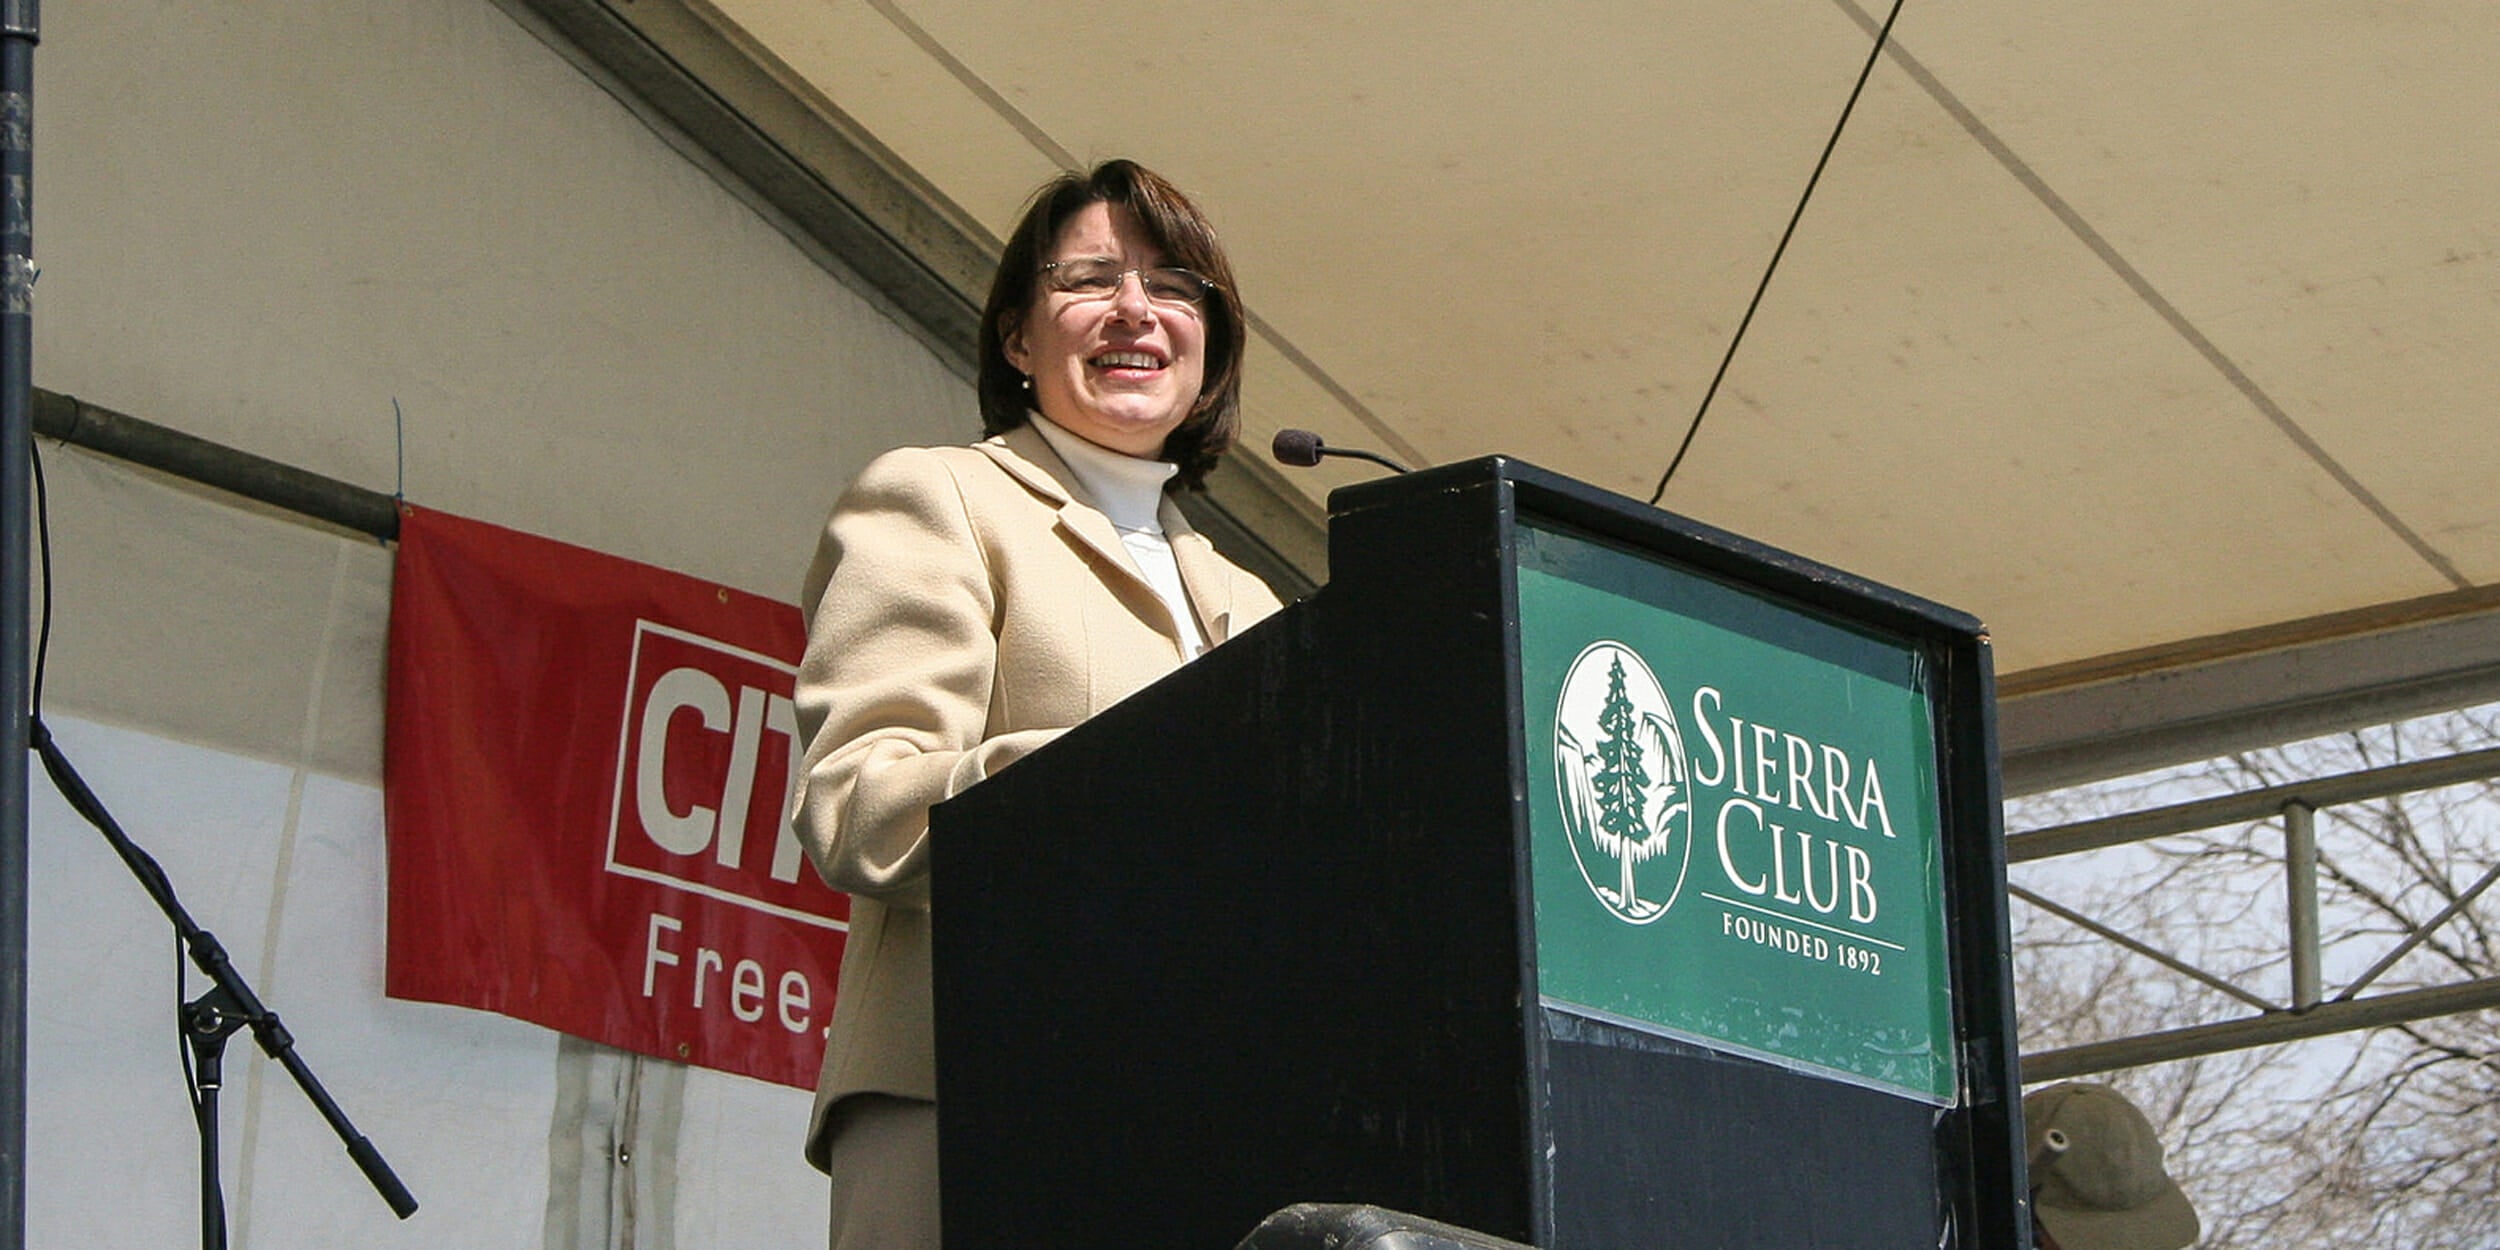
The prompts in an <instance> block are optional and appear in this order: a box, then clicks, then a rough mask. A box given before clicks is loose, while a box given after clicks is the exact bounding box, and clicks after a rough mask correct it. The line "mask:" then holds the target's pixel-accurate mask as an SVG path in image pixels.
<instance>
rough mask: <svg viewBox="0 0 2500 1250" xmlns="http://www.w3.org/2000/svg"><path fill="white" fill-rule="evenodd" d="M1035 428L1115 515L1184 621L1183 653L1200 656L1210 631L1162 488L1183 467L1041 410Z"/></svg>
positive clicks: (1133, 554) (1139, 562) (1127, 543)
mask: <svg viewBox="0 0 2500 1250" xmlns="http://www.w3.org/2000/svg"><path fill="white" fill-rule="evenodd" d="M1033 428H1034V429H1035V430H1037V431H1039V432H1040V433H1041V436H1042V441H1044V442H1046V443H1049V444H1050V449H1051V450H1052V451H1055V452H1058V453H1059V458H1060V459H1061V460H1064V461H1066V462H1067V465H1068V470H1069V471H1070V472H1072V473H1074V474H1076V480H1077V484H1078V485H1081V486H1083V487H1084V488H1085V493H1086V494H1089V495H1092V496H1093V497H1094V502H1095V503H1096V504H1098V505H1100V506H1101V508H1102V511H1103V515H1104V516H1107V517H1109V518H1111V528H1113V529H1115V530H1117V531H1119V534H1120V545H1121V546H1122V547H1125V548H1127V549H1128V556H1129V562H1130V563H1131V564H1133V565H1135V566H1136V567H1137V572H1138V573H1139V574H1141V575H1143V576H1144V577H1145V579H1146V584H1147V585H1148V586H1151V587H1153V588H1154V592H1155V597H1156V598H1159V599H1161V600H1163V606H1164V607H1166V608H1168V609H1170V610H1171V613H1172V619H1173V620H1175V621H1178V622H1180V627H1181V658H1182V659H1185V660H1191V659H1196V658H1197V657H1198V654H1199V653H1200V652H1202V651H1205V650H1206V649H1207V638H1206V634H1205V633H1204V632H1202V631H1201V630H1200V629H1199V628H1198V614H1197V612H1195V611H1194V610H1192V609H1191V608H1190V606H1189V594H1188V592H1187V591H1185V590H1184V589H1182V587H1181V566H1180V561H1178V560H1176V559H1174V558H1173V557H1172V540H1171V539H1170V538H1169V537H1167V536H1166V535H1165V534H1164V532H1163V516H1162V507H1163V488H1164V486H1165V485H1166V484H1167V483H1169V482H1170V481H1171V480H1172V475H1173V474H1175V473H1178V472H1180V466H1179V465H1176V464H1172V463H1170V462H1168V461H1163V460H1143V459H1140V458H1138V457H1136V456H1128V455H1122V454H1121V453H1119V452H1116V451H1113V450H1111V449H1110V448H1108V447H1103V446H1100V445H1098V444H1095V443H1090V442H1087V441H1086V440H1085V439H1083V438H1081V437H1079V436H1077V435H1075V434H1072V433H1070V432H1068V431H1067V430H1064V429H1061V428H1060V427H1059V426H1057V425H1055V424H1053V423H1052V422H1051V421H1050V419H1049V418H1047V417H1044V416H1042V415H1041V414H1040V413H1038V412H1037V413H1034V414H1033Z"/></svg>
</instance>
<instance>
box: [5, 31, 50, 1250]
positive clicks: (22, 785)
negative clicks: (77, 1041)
mask: <svg viewBox="0 0 2500 1250" xmlns="http://www.w3.org/2000/svg"><path fill="white" fill-rule="evenodd" d="M39 12H40V9H39V0H0V708H6V709H7V711H6V714H5V715H0V761H5V766H0V1250H20V1248H21V1247H23V1246H24V1245H25V1244H26V951H27V918H26V910H27V908H26V900H27V844H26V800H27V768H26V765H27V754H26V748H27V713H28V697H29V694H30V686H31V680H30V674H29V673H28V671H27V635H28V622H29V617H30V611H29V607H30V605H29V598H30V596H29V582H30V580H31V576H30V575H31V572H32V567H33V564H32V553H31V548H32V547H33V543H32V541H31V540H32V538H33V509H32V507H31V505H32V503H33V493H34V492H33V474H32V469H31V466H32V463H33V460H32V458H33V455H34V415H33V407H34V402H33V397H34V349H35V331H34V325H35V317H34V289H35V263H34V253H35V227H34V167H35V152H34V130H35V126H34V116H35V113H34V98H35V97H34V91H35V43H36V41H37V39H38V38H39V37H40V35H39V31H38V27H39V26H40V24H41V23H40V20H39Z"/></svg>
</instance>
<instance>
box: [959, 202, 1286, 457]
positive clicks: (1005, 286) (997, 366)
mask: <svg viewBox="0 0 2500 1250" xmlns="http://www.w3.org/2000/svg"><path fill="white" fill-rule="evenodd" d="M1089 204H1109V205H1111V206H1113V207H1114V208H1123V209H1126V210H1128V213H1129V216H1130V217H1132V218H1134V219H1135V220H1136V222H1137V226H1138V228H1139V229H1141V230H1143V231H1145V232H1146V238H1147V239H1148V240H1149V241H1151V242H1152V243H1153V244H1154V245H1155V246H1156V247H1157V248H1160V249H1162V251H1163V255H1164V258H1165V262H1166V263H1167V264H1173V265H1178V266H1181V267H1182V268H1184V269H1188V270H1191V271H1193V272H1195V273H1196V274H1197V275H1198V276H1199V277H1202V278H1205V279H1207V280H1208V281H1209V282H1212V283H1214V284H1215V289H1213V290H1212V291H1209V292H1208V293H1207V301H1206V306H1205V309H1206V319H1207V361H1206V374H1205V380H1204V382H1203V383H1202V384H1201V385H1200V387H1199V390H1198V402H1197V404H1196V405H1195V406H1193V407H1191V409H1190V410H1189V415H1188V416H1186V417H1184V418H1182V419H1181V423H1180V425H1178V426H1177V427H1175V428H1174V429H1173V430H1172V433H1171V434H1170V435H1169V436H1168V437H1166V438H1165V439H1164V440H1163V458H1164V459H1165V460H1168V461H1171V462H1172V463H1173V464H1176V465H1179V466H1180V472H1179V473H1178V474H1175V475H1174V477H1173V483H1174V485H1175V486H1177V487H1179V488H1182V489H1189V490H1195V489H1199V488H1201V487H1203V486H1205V485H1206V477H1207V473H1208V471H1209V470H1211V469H1213V468H1214V467H1215V462H1216V461H1217V460H1219V459H1221V458H1223V455H1224V453H1225V452H1226V451H1227V450H1229V449H1230V448H1231V447H1232V445H1233V440H1235V439H1236V438H1239V437H1240V436H1241V352H1242V347H1243V346H1244V345H1245V344H1246V343H1247V342H1248V339H1249V335H1248V332H1247V330H1246V327H1245V326H1244V324H1243V318H1242V314H1241V297H1240V296H1239V295H1238V294H1236V293H1235V291H1234V288H1233V267H1232V264H1231V262H1229V261H1227V260H1225V259H1224V247H1223V245H1222V244H1221V243H1218V242H1216V239H1215V227H1214V226H1212V225H1209V224H1208V223H1207V219H1206V217H1205V216H1204V215H1203V214H1201V213H1200V212H1199V211H1198V206H1197V205H1195V204H1192V203H1190V202H1189V197H1188V196H1185V195H1182V194H1181V192H1180V188H1178V187H1175V186H1173V185H1172V184H1171V183H1169V182H1166V181H1164V180H1163V178H1162V177H1161V176H1160V175H1157V174H1156V173H1155V172H1154V171H1153V170H1150V169H1147V168H1146V167H1144V166H1142V165H1139V164H1138V163H1136V162H1135V161H1125V160H1115V161H1104V162H1103V163H1102V164H1100V165H1096V166H1094V168H1093V169H1092V170H1090V171H1088V172H1085V173H1077V172H1075V171H1073V170H1071V171H1069V172H1067V173H1064V174H1061V175H1059V176H1058V177H1056V178H1053V179H1051V180H1050V181H1049V182H1047V183H1045V184H1043V186H1042V188H1041V189H1040V190H1038V191H1036V192H1034V193H1033V199H1032V201H1031V203H1030V204H1028V205H1027V206H1026V208H1025V210H1024V219H1023V220H1022V221H1019V222H1017V223H1016V231H1015V233H1014V234H1012V235H1009V236H1008V237H1007V250H1006V253H1005V254H1004V255H1002V256H1000V257H999V258H998V276H997V278H996V279H994V280H993V281H992V282H991V283H990V299H989V303H988V304H987V305H985V306H984V307H983V308H982V309H981V378H980V393H981V431H982V433H984V434H1004V433H1006V432H1007V431H1009V430H1012V429H1014V428H1016V427H1017V426H1019V425H1022V424H1024V423H1025V421H1026V419H1027V417H1028V415H1029V414H1028V411H1027V408H1028V405H1029V404H1030V403H1031V402H1032V392H1030V391H1028V390H1026V389H1025V386H1024V383H1025V376H1024V374H1023V372H1022V371H1020V370H1018V369H1017V368H1016V367H1015V366H1014V365H1013V364H1010V363H1009V362H1008V360H1007V347H1006V343H1007V340H1008V339H1009V338H1010V337H1012V336H1013V335H1014V334H1015V332H1016V330H1017V328H1018V327H1020V326H1021V325H1022V324H1023V322H1024V318H1025V317H1027V316H1029V315H1031V313H1032V311H1033V300H1034V293H1035V291H1036V290H1037V288H1038V287H1039V286H1040V284H1041V273H1042V257H1043V254H1044V253H1045V252H1046V251H1047V250H1048V249H1049V247H1050V245H1051V244H1052V243H1054V242H1056V241H1057V240H1058V238H1059V231H1060V230H1061V229H1062V228H1064V227H1065V226H1066V225H1067V224H1068V219H1069V218H1071V217H1074V216H1076V215H1077V214H1078V213H1079V212H1081V211H1083V210H1084V209H1085V207H1086V206H1087V205H1089Z"/></svg>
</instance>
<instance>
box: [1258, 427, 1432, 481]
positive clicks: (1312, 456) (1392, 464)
mask: <svg viewBox="0 0 2500 1250" xmlns="http://www.w3.org/2000/svg"><path fill="white" fill-rule="evenodd" d="M1269 450H1270V451H1272V452H1274V453H1275V456H1276V460H1277V462H1278V463H1280V464H1289V465H1292V466H1293V467H1295V468H1297V469H1307V468H1310V467H1311V466H1312V465H1315V464H1318V463H1319V459H1320V457H1322V456H1345V457H1348V458H1350V459H1354V460H1368V461H1371V462H1372V463H1373V464H1376V465H1380V466H1381V467H1383V468H1386V469H1389V470H1392V471H1394V472H1398V473H1405V472H1409V471H1410V470H1408V469H1407V467H1406V466H1405V465H1402V464H1399V463H1398V462H1397V461H1395V460H1391V459H1390V458H1388V457H1387V456H1384V455H1381V454H1380V453H1379V452H1376V451H1363V450H1361V449H1359V448H1354V447H1331V446H1329V445H1328V444H1327V443H1325V442H1323V441H1321V440H1320V436H1319V435H1317V434H1314V433H1312V432H1311V431H1309V430H1278V431H1276V442H1275V443H1274V444H1273V445H1272V446H1271V447H1270V448H1269Z"/></svg>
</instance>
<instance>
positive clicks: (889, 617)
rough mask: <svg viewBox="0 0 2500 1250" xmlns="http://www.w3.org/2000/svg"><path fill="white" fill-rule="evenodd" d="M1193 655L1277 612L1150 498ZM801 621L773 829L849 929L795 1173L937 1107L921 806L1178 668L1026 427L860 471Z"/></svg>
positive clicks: (886, 458) (1177, 650) (1106, 535)
mask: <svg viewBox="0 0 2500 1250" xmlns="http://www.w3.org/2000/svg"><path fill="white" fill-rule="evenodd" d="M1162 520H1163V525H1164V528H1165V530H1166V531H1167V532H1168V534H1169V537H1170V539H1171V544H1172V554H1173V556H1174V558H1175V560H1176V561H1177V562H1178V563H1179V565H1180V573H1181V582H1182V585H1183V587H1184V588H1185V589H1186V590H1187V592H1188V596H1189V601H1190V603H1191V605H1192V606H1193V607H1194V608H1195V609H1196V612H1197V616H1198V624H1199V627H1200V628H1201V629H1203V630H1204V631H1205V633H1206V637H1207V640H1208V642H1209V643H1210V645H1212V644H1214V643H1220V642H1222V641H1224V640H1225V639H1227V638H1229V637H1231V636H1233V635H1234V634H1236V633H1239V632H1240V631H1241V630H1243V629H1245V628H1247V627H1248V626H1249V625H1251V624H1252V623H1253V622H1256V621H1258V620H1260V619H1261V618H1263V617H1265V616H1267V615H1268V614H1269V613H1271V612H1274V611H1275V610H1276V609H1277V606H1278V604H1277V601H1276V597H1275V595H1274V594H1273V593H1271V592H1270V591H1269V590H1268V588H1267V586H1266V585H1265V584H1263V583H1261V582H1260V581H1259V579H1257V578H1255V577H1253V576H1251V575H1250V574H1248V573H1245V572H1243V571H1242V570H1241V569H1240V568H1238V567H1236V566H1235V565H1233V564H1232V563H1231V562H1230V561H1228V560H1226V559H1224V558H1223V557H1222V556H1220V555H1217V554H1216V552H1215V548H1214V547H1213V546H1211V545H1210V544H1209V543H1208V542H1207V540H1206V539H1205V538H1204V537H1203V536H1201V535H1200V534H1199V533H1198V532H1197V531H1195V530H1193V529H1191V528H1190V527H1189V523H1188V522H1187V521H1185V520H1183V519H1182V517H1181V513H1180V509H1178V508H1177V507H1175V506H1173V503H1172V501H1171V499H1170V498H1169V497H1166V498H1165V499H1164V501H1163V506H1162ZM800 607H801V608H802V610H804V611H805V612H806V613H807V614H808V619H809V625H808V640H807V654H806V657H805V658H804V659H803V660H802V661H800V665H799V679H798V713H799V733H800V736H801V737H802V738H803V739H804V740H805V741H806V743H807V756H806V771H805V773H804V775H803V777H802V779H801V784H800V786H799V787H798V790H797V793H796V796H795V798H794V799H793V802H792V812H791V822H792V824H793V826H794V827H795V828H796V829H797V831H798V835H799V840H800V841H801V842H802V843H803V844H804V845H805V846H806V847H807V849H808V853H809V855H810V856H812V857H813V858H814V860H815V862H816V869H817V871H818V872H819V873H820V874H822V875H823V877H824V879H825V880H826V882H828V883H829V884H831V885H832V886H833V887H834V888H835V889H838V890H843V891H847V892H848V893H849V894H850V895H851V896H852V898H851V929H850V940H849V944H848V947H847V948H846V949H845V951H844V953H843V956H842V979H841V985H840V988H839V990H838V993H837V999H836V1006H835V1009H834V1014H833V1029H832V1036H831V1038H830V1039H829V1041H828V1042H827V1045H826V1047H825V1065H824V1068H823V1070H822V1072H821V1073H820V1074H819V1075H818V1078H817V1085H816V1109H815V1113H814V1115H813V1117H812V1118H811V1119H810V1121H809V1131H808V1145H807V1154H808V1158H809V1160H810V1161H812V1162H814V1163H815V1164H816V1166H818V1167H819V1168H821V1167H823V1166H825V1154H824V1152H825V1143H824V1142H823V1141H822V1140H820V1138H821V1137H822V1136H823V1132H822V1130H823V1126H824V1123H825V1112H826V1110H827V1109H828V1108H829V1107H831V1106H832V1105H833V1103H834V1102H835V1101H837V1100H839V1099H840V1098H842V1097H843V1096H845V1095H848V1094H854V1093H863V1092H871V1091H873V1092H878V1093H886V1094H896V1095H901V1096H903V1097H908V1098H923V1099H933V1098H935V1097H936V1096H937V1083H936V1077H935V1073H934V1067H935V1064H934V1056H933V1054H932V1046H933V1043H932V1040H931V1026H930V1014H931V1013H930V988H929V912H928V907H929V880H928V865H929V859H928V854H929V852H928V830H929V806H930V805H931V804H933V803H936V802H938V801H940V800H942V799H946V798H949V797H951V796H953V795H955V794H957V793H959V792H961V791H962V790H963V789H964V788H965V787H967V786H970V785H972V784H973V783H974V782H977V781H979V780H981V779H982V778H984V777H987V776H989V775H990V774H991V773H993V772H996V771H998V770H999V769H1001V768H1004V767H1006V766H1007V765H1008V764H1009V763H1011V762H1013V761H1015V760H1017V759H1019V758H1022V757H1023V756H1024V755H1025V753H1027V752H1029V751H1031V750H1033V749H1034V748H1035V747H1038V746H1040V745H1041V744H1043V743H1044V742H1047V741H1049V740H1050V739H1051V738H1052V737H1054V736H1055V735H1057V734H1058V733H1059V732H1060V731H1062V730H1065V729H1067V728H1068V727H1069V726H1072V725H1074V724H1076V723H1077V722H1079V721H1082V720H1084V719H1086V718H1087V717H1089V716H1092V715H1093V714H1094V713H1096V712H1099V711H1101V710H1102V709H1103V708H1106V707H1108V706H1110V705H1111V704H1113V703H1116V702H1118V701H1119V700H1121V699H1123V698H1126V697H1127V696H1128V695H1130V694H1132V693H1134V692H1135V691H1136V690H1138V689H1139V688H1140V687H1143V686H1145V685H1147V684H1148V683H1150V682H1152V681H1154V680H1155V679H1156V678H1158V677H1161V676H1163V675H1164V674H1165V673H1168V672H1170V671H1171V670H1173V669H1174V668H1177V667H1179V665H1180V663H1181V642H1180V637H1181V634H1180V630H1179V627H1178V625H1177V624H1176V623H1175V622H1174V621H1173V619H1172V615H1171V612H1170V610H1169V609H1167V608H1166V607H1165V606H1164V603H1163V600H1162V599H1160V598H1159V597H1157V596H1156V594H1155V592H1154V590H1153V588H1152V587H1151V586H1149V585H1148V584H1147V583H1146V581H1145V579H1144V577H1143V576H1141V575H1140V574H1139V573H1138V572H1137V569H1136V566H1135V564H1134V563H1133V562H1132V561H1131V560H1130V558H1129V555H1128V553H1127V550H1126V549H1125V548H1123V547H1122V546H1121V544H1120V537H1119V533H1118V532H1117V531H1116V530H1114V529H1113V528H1112V525H1111V520H1110V518H1109V517H1106V516H1104V515H1103V513H1102V512H1101V510H1100V509H1099V508H1097V507H1096V506H1095V505H1094V504H1093V502H1092V501H1091V500H1090V498H1089V497H1088V496H1087V495H1086V493H1085V491H1084V488H1083V487H1082V486H1080V485H1078V483H1077V479H1076V476H1075V475H1074V474H1073V473H1070V472H1069V471H1068V468H1067V466H1066V464H1064V463H1063V462H1062V461H1061V460H1060V459H1059V457H1058V455H1057V454H1056V453H1054V452H1052V451H1051V449H1050V445H1049V444H1048V443H1046V442H1044V441H1043V439H1042V436H1041V435H1040V434H1039V433H1036V432H1035V431H1034V430H1033V429H1032V427H1030V426H1029V425H1028V426H1024V427H1020V428H1018V429H1015V430H1013V431H1010V432H1009V433H1007V434H1005V435H1002V436H1000V437H997V438H992V439H989V440H987V441H985V442H982V443H980V444H977V445H975V446H972V447H937V448H924V447H913V448H904V449H902V450H899V451H893V452H889V453H887V454H885V455H883V456H880V457H878V458H877V459H876V460H875V461H874V462H873V463H871V464H870V465H869V466H868V467H867V468H866V469H865V470H863V471H862V472H861V473H860V475H859V479H858V480H857V481H856V482H853V483H852V484H851V488H850V489H849V490H848V491H846V492H844V493H843V496H842V499H841V502H839V503H837V504H835V505H834V509H833V516H832V519H831V520H829V521H828V522H827V523H826V526H825V535H824V540H823V542H822V543H821V544H820V545H819V547H818V549H817V553H816V561H815V564H814V566H813V567H812V568H810V569H809V571H808V577H807V589H806V594H805V597H804V598H803V599H802V600H801V601H800Z"/></svg>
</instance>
